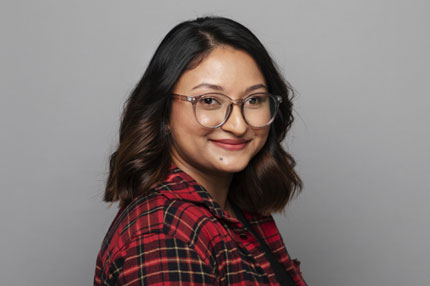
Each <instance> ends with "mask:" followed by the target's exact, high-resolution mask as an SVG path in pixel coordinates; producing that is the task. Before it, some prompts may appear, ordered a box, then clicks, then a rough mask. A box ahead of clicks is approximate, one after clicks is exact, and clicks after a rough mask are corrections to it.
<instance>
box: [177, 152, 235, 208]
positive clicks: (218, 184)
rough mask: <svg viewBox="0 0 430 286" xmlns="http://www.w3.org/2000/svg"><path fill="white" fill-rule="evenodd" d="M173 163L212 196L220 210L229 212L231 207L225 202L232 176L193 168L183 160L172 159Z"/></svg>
mask: <svg viewBox="0 0 430 286" xmlns="http://www.w3.org/2000/svg"><path fill="white" fill-rule="evenodd" d="M172 159H173V163H175V164H176V166H178V167H179V168H180V169H181V170H183V171H184V172H185V173H187V174H188V175H190V176H191V177H193V179H195V180H196V181H197V183H199V184H200V185H202V186H203V187H204V188H205V189H206V190H207V191H208V192H209V194H210V195H211V196H212V198H213V199H214V200H215V201H216V202H217V203H218V204H219V205H220V206H221V208H222V209H224V210H227V211H230V210H231V207H230V204H229V203H228V201H227V195H228V191H229V189H230V183H231V180H232V179H233V174H229V173H215V172H208V171H205V170H201V169H199V168H195V167H194V166H192V165H190V164H187V163H185V162H184V161H183V160H178V159H177V158H175V157H173V158H172Z"/></svg>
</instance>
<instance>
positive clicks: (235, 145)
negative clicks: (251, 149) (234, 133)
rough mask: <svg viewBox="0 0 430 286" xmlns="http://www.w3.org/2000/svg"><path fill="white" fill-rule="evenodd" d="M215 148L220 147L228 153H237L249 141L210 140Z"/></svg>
mask: <svg viewBox="0 0 430 286" xmlns="http://www.w3.org/2000/svg"><path fill="white" fill-rule="evenodd" d="M210 141H211V142H212V143H214V144H215V145H216V146H218V147H221V148H223V149H225V150H228V151H239V150H242V149H243V148H245V147H246V145H247V144H248V142H249V141H250V140H243V139H218V140H210Z"/></svg>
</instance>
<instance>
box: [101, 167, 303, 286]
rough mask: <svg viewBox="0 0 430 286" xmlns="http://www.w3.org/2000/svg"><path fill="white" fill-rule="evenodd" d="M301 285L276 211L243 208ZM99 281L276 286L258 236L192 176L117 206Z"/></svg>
mask: <svg viewBox="0 0 430 286" xmlns="http://www.w3.org/2000/svg"><path fill="white" fill-rule="evenodd" d="M243 213H244V215H245V217H246V218H247V219H248V220H249V222H250V224H251V225H252V226H253V229H254V231H255V232H256V233H257V234H258V235H260V237H261V238H263V240H264V241H265V242H266V243H267V245H268V246H269V248H270V250H271V251H272V252H273V254H274V255H275V257H276V258H277V259H278V261H279V262H280V263H281V265H282V266H284V267H285V269H286V270H287V271H288V273H289V274H290V275H291V277H292V278H293V280H294V282H295V284H296V285H299V286H304V285H306V283H305V282H304V280H303V278H302V275H301V273H300V269H299V262H298V261H297V260H292V259H291V258H290V257H289V255H288V253H287V251H286V249H285V246H284V243H283V241H282V238H281V235H280V233H279V231H278V229H277V227H276V225H275V222H274V220H273V217H272V216H260V215H257V214H253V213H249V212H243ZM94 285H184V286H186V285H279V284H278V282H277V281H276V277H275V274H274V272H273V271H272V269H271V266H270V263H269V261H267V259H266V256H265V254H264V252H263V250H262V249H261V247H260V246H259V243H258V241H257V240H256V239H255V238H254V236H253V235H252V233H251V232H250V231H248V230H247V229H246V228H245V226H244V225H243V224H242V223H241V222H240V221H239V220H238V219H236V218H234V217H233V216H230V215H229V214H228V213H227V212H225V211H224V210H223V209H221V207H220V205H219V204H218V203H217V202H215V201H214V200H213V198H212V197H211V195H210V194H209V193H208V192H207V191H206V190H205V189H204V188H203V187H202V186H200V185H199V184H198V183H197V182H196V181H195V180H194V179H192V178H191V177H190V176H189V175H187V174H186V173H184V172H183V171H181V170H180V169H178V168H176V167H174V166H173V167H172V169H171V172H170V175H169V177H168V178H167V180H166V181H164V182H163V183H161V184H159V185H158V186H157V187H156V188H154V189H153V190H152V191H151V192H149V193H148V194H145V195H143V196H141V197H138V198H136V199H135V200H134V201H133V202H132V203H131V204H129V205H128V206H126V207H125V208H123V209H120V210H119V212H118V214H117V215H116V217H115V219H114V221H113V223H112V225H111V226H110V228H109V231H108V233H107V234H106V237H105V239H104V241H103V244H102V247H101V250H100V253H99V255H98V258H97V265H96V272H95V277H94Z"/></svg>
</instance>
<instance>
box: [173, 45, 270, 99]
mask: <svg viewBox="0 0 430 286" xmlns="http://www.w3.org/2000/svg"><path fill="white" fill-rule="evenodd" d="M258 84H260V85H264V84H265V80H264V76H263V74H262V72H261V70H260V68H259V67H258V65H257V64H256V62H255V60H254V59H253V58H252V57H251V56H250V55H249V54H248V53H246V52H245V51H242V50H238V49H234V48H232V47H229V46H220V47H217V48H215V49H214V50H213V51H212V52H211V53H209V54H208V55H207V56H206V57H204V58H203V59H202V60H201V61H200V62H199V63H198V64H197V65H195V66H193V67H192V68H191V69H189V70H186V71H185V72H184V73H183V74H182V75H181V76H180V78H179V80H178V82H177V84H176V87H175V91H176V92H190V91H192V90H203V89H210V88H211V86H218V88H217V89H218V90H220V91H225V92H239V91H242V90H245V89H247V88H249V86H254V85H258Z"/></svg>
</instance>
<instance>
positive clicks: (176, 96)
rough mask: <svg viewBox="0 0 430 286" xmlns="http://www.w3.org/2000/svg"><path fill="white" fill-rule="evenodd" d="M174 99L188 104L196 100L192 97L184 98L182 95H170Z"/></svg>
mask: <svg viewBox="0 0 430 286" xmlns="http://www.w3.org/2000/svg"><path fill="white" fill-rule="evenodd" d="M172 95H173V96H174V97H175V98H177V99H179V100H183V101H188V102H194V101H195V100H196V99H195V98H194V97H192V96H186V95H182V94H177V93H173V94H172Z"/></svg>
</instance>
